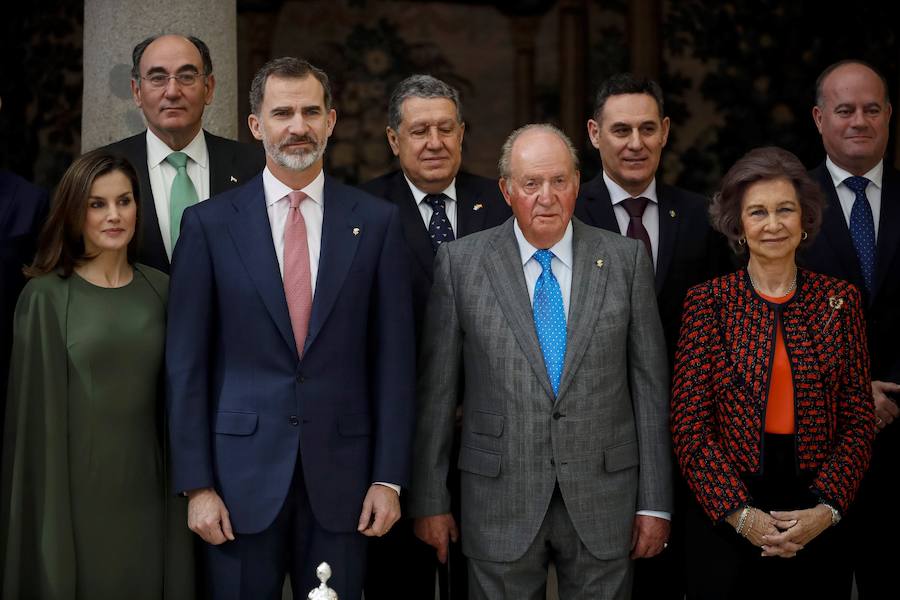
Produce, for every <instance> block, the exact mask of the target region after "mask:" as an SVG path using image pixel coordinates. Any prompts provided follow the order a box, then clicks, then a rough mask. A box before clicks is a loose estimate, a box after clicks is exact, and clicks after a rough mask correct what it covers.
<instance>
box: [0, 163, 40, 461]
mask: <svg viewBox="0 0 900 600" xmlns="http://www.w3.org/2000/svg"><path fill="white" fill-rule="evenodd" d="M48 209H49V202H48V198H47V192H45V191H44V190H42V189H40V188H38V187H35V186H33V185H32V184H30V183H29V182H27V181H25V180H24V179H22V178H21V177H19V176H18V175H16V174H14V173H10V172H8V171H0V399H2V402H0V447H2V442H3V415H5V414H6V381H7V375H8V370H9V353H10V350H11V346H12V333H13V332H12V327H13V313H14V312H15V308H16V300H17V299H18V298H19V292H21V291H22V287H24V285H25V276H24V275H23V274H22V267H23V266H25V265H27V264H30V263H31V261H32V260H34V252H35V250H36V245H37V238H38V234H39V233H40V230H41V227H42V226H43V224H44V220H45V219H46V218H47V210H48Z"/></svg>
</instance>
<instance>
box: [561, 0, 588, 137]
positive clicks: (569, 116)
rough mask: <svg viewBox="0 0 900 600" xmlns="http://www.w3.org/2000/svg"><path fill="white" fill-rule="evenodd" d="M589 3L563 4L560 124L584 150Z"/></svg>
mask: <svg viewBox="0 0 900 600" xmlns="http://www.w3.org/2000/svg"><path fill="white" fill-rule="evenodd" d="M587 19H588V10H587V2H586V0H561V1H560V3H559V105H560V106H559V120H560V126H561V127H562V130H563V131H564V132H566V134H567V135H568V136H569V137H570V138H572V141H573V142H574V143H575V145H576V146H580V145H581V144H580V140H582V139H583V138H584V137H585V136H584V131H585V121H586V116H585V110H584V107H585V105H586V103H587V85H586V79H585V75H586V72H585V70H586V65H587V29H588V25H587Z"/></svg>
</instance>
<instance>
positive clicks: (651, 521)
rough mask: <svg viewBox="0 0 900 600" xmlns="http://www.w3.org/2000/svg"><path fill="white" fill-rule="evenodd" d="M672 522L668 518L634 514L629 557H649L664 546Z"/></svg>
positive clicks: (657, 552)
mask: <svg viewBox="0 0 900 600" xmlns="http://www.w3.org/2000/svg"><path fill="white" fill-rule="evenodd" d="M671 528H672V524H671V523H670V522H669V520H668V519H660V518H659V517H651V516H650V515H634V527H633V528H632V530H631V558H633V559H634V558H650V557H651V556H656V555H657V554H659V553H660V552H662V551H663V548H665V544H666V542H667V541H668V539H669V531H670V530H671Z"/></svg>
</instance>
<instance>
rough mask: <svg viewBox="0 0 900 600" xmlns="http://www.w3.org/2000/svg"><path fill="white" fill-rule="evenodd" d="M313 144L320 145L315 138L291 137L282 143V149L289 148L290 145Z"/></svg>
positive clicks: (305, 136)
mask: <svg viewBox="0 0 900 600" xmlns="http://www.w3.org/2000/svg"><path fill="white" fill-rule="evenodd" d="M301 143H306V144H313V145H318V143H319V140H317V139H316V138H315V137H314V136H311V135H291V136H289V137H288V138H287V139H285V140H283V141H282V142H281V147H282V148H284V147H285V146H289V145H290V144H301Z"/></svg>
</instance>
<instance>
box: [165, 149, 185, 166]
mask: <svg viewBox="0 0 900 600" xmlns="http://www.w3.org/2000/svg"><path fill="white" fill-rule="evenodd" d="M187 161H188V155H187V154H185V153H184V152H173V153H171V154H170V155H168V156H167V157H166V162H167V163H169V164H170V165H172V166H173V167H175V168H176V169H184V168H185V167H186V166H187Z"/></svg>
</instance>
